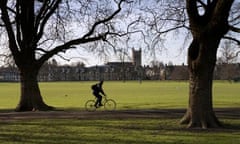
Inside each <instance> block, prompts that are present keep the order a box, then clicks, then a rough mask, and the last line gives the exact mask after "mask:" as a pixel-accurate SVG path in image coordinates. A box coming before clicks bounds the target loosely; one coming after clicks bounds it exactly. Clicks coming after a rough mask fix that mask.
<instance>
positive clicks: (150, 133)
mask: <svg viewBox="0 0 240 144" xmlns="http://www.w3.org/2000/svg"><path fill="white" fill-rule="evenodd" d="M93 83H94V82H53V83H40V88H41V92H42V95H43V98H44V101H45V102H46V103H47V104H49V105H52V106H55V107H57V108H59V109H64V110H65V111H73V110H74V111H82V110H84V103H85V102H86V101H87V100H88V99H93V98H94V97H93V96H92V94H91V89H90V86H91V84H93ZM239 88H240V83H232V84H231V83H228V82H218V81H217V82H214V86H213V95H214V107H215V108H229V107H238V108H239V107H240V96H239V93H240V89H239ZM104 89H105V92H106V93H107V95H108V97H109V98H112V99H114V100H115V101H116V102H117V110H135V109H137V110H143V109H148V110H149V109H153V110H157V109H176V108H186V107H187V101H188V83H187V82H159V81H144V82H143V83H142V84H140V83H138V82H134V81H127V82H125V83H123V82H121V81H120V82H108V81H106V82H105V83H104ZM19 95H20V91H19V84H18V83H0V97H1V99H0V110H2V111H3V110H4V109H14V108H15V107H16V105H17V103H18V100H19ZM0 114H3V115H4V111H3V112H0ZM93 114H94V113H93ZM180 118H181V117H177V118H171V117H164V118H152V117H151V116H149V117H147V118H124V119H122V118H100V119H98V118H95V119H78V118H70V119H52V118H50V119H23V120H19V119H18V120H14V119H9V120H8V119H5V120H0V143H1V144H5V143H6V144H22V143H24V144H46V143H47V144H79V143H82V144H88V143H89V144H95V143H96V144H99V143H104V144H135V143H136V144H192V143H196V144H235V143H240V118H229V117H221V118H220V120H221V121H222V122H223V123H224V124H225V126H226V128H225V129H214V130H199V129H194V130H188V129H185V126H183V125H179V124H178V122H179V119H180Z"/></svg>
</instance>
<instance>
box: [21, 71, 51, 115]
mask: <svg viewBox="0 0 240 144" xmlns="http://www.w3.org/2000/svg"><path fill="white" fill-rule="evenodd" d="M37 75H38V70H34V69H24V70H20V76H21V96H20V101H19V104H18V105H17V107H16V111H36V110H40V111H47V110H53V109H54V108H53V107H51V106H48V105H47V104H45V102H44V101H43V99H42V96H41V93H40V89H39V85H38V81H37Z"/></svg>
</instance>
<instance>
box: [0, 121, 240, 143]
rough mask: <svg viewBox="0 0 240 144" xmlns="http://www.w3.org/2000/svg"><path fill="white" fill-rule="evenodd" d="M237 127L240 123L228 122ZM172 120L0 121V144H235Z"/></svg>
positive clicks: (235, 134)
mask: <svg viewBox="0 0 240 144" xmlns="http://www.w3.org/2000/svg"><path fill="white" fill-rule="evenodd" d="M230 122H231V123H235V124H236V123H237V124H238V125H240V121H239V120H238V121H236V120H235V121H234V120H232V121H230ZM176 123H177V120H176V119H125V120H118V119H99V120H77V119H71V120H63V119H58V120H56V119H54V120H53V119H48V120H30V121H15V122H0V128H1V132H0V143H1V144H9V143H10V144H20V143H24V144H99V143H104V144H194V143H197V144H235V143H238V142H240V136H239V135H240V131H236V130H230V129H225V130H186V129H184V128H183V127H182V126H179V125H176Z"/></svg>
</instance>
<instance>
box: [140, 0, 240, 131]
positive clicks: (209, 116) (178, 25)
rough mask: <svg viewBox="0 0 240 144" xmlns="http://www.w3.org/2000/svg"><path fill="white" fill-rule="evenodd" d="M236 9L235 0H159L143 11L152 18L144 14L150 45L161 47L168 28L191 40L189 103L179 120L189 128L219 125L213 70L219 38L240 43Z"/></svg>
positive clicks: (169, 30)
mask: <svg viewBox="0 0 240 144" xmlns="http://www.w3.org/2000/svg"><path fill="white" fill-rule="evenodd" d="M239 10H240V2H239V1H237V0H235V1H234V0H186V1H181V0H173V1H172V0H169V1H164V0H159V1H158V3H157V4H153V6H152V7H151V8H148V9H147V11H146V12H147V13H148V15H147V16H148V17H149V16H150V17H151V18H149V19H147V18H144V19H147V21H146V22H145V23H146V24H147V25H148V26H149V27H150V30H149V31H151V33H152V34H155V37H153V39H152V46H153V47H160V45H159V44H161V43H162V42H164V37H165V36H166V35H167V34H168V33H169V32H174V33H175V32H178V34H179V33H180V34H181V35H185V34H187V37H186V39H184V38H183V41H186V42H187V41H190V43H191V44H190V46H189V47H188V71H189V74H190V78H189V84H190V86H189V106H188V109H187V111H186V114H185V115H184V117H183V118H182V120H181V123H182V124H187V125H188V127H189V128H192V127H201V128H211V127H220V126H221V124H220V122H219V120H218V118H217V117H216V115H215V113H214V110H213V101H212V100H213V99H212V83H213V81H212V80H213V72H214V68H215V64H216V55H217V50H218V47H219V44H220V41H221V40H222V39H227V40H230V41H233V42H234V43H235V44H237V45H239V44H240V40H239V39H238V36H239V32H240V29H239V28H237V27H239V26H240V25H239V23H240V15H239V14H240V13H239ZM182 30H183V31H182ZM189 32H190V34H191V37H190V36H189V35H188V34H189Z"/></svg>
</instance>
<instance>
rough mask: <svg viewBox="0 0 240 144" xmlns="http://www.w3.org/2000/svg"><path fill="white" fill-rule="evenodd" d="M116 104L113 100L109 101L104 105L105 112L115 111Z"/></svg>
mask: <svg viewBox="0 0 240 144" xmlns="http://www.w3.org/2000/svg"><path fill="white" fill-rule="evenodd" d="M116 105H117V104H116V102H115V101H114V100H112V99H108V100H107V101H106V102H105V103H104V109H105V110H109V111H112V110H115V109H116Z"/></svg>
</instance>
